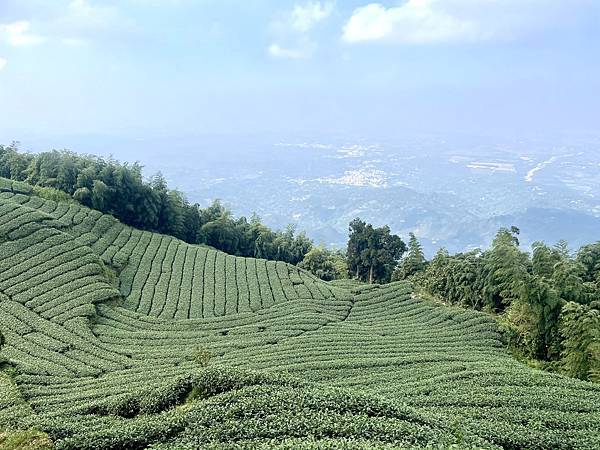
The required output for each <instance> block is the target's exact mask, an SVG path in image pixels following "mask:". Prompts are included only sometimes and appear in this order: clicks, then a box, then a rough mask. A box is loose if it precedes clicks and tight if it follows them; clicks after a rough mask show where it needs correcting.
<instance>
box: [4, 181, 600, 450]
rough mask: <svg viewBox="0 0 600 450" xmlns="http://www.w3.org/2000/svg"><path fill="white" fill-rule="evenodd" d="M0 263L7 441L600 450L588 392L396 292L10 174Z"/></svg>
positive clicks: (592, 389)
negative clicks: (11, 437) (183, 237)
mask: <svg viewBox="0 0 600 450" xmlns="http://www.w3.org/2000/svg"><path fill="white" fill-rule="evenodd" d="M0 255H1V257H0V331H1V332H2V333H3V335H4V337H5V338H6V345H5V347H4V348H3V349H2V352H1V353H0V356H1V357H2V358H5V359H7V360H9V361H10V364H11V365H12V366H14V368H15V370H16V377H15V382H16V386H15V385H14V384H13V383H12V382H11V381H10V379H9V378H7V377H6V376H3V377H2V379H0V394H2V395H0V398H2V400H1V402H0V406H1V407H2V410H1V411H0V429H2V428H21V429H26V428H38V429H41V430H43V431H45V432H47V433H48V434H49V435H50V437H51V438H52V439H53V440H54V442H55V443H56V446H57V447H58V448H146V447H148V446H153V448H197V447H210V446H213V447H215V448H216V447H231V446H232V445H234V444H235V445H238V446H240V447H244V446H245V447H248V448H256V447H261V446H262V447H270V446H276V445H277V446H281V447H285V448H297V447H298V446H305V447H327V448H330V447H333V446H337V447H345V448H365V447H385V446H393V447H414V448H420V447H425V446H427V445H430V446H439V447H448V446H450V445H456V446H458V447H463V446H464V447H472V446H478V447H486V448H565V449H567V448H598V447H600V432H599V431H598V427H597V424H598V423H599V421H600V387H599V386H597V385H593V384H590V383H585V382H580V381H576V380H572V379H568V378H565V377H562V376H556V375H551V374H548V373H543V372H540V371H536V370H533V369H530V368H528V367H526V366H524V365H522V364H520V363H518V362H516V361H514V360H513V359H512V358H511V357H510V356H508V355H507V354H506V353H505V352H504V350H503V348H502V344H501V342H500V336H499V335H498V332H497V330H496V326H495V323H494V322H493V321H492V320H491V319H489V318H488V317H486V316H485V315H482V314H479V313H476V312H473V311H464V310H460V309H451V308H447V307H444V306H440V305H437V304H432V303H428V302H425V301H422V300H420V299H417V298H414V297H413V296H412V295H411V291H410V287H409V286H408V285H406V284H402V283H395V284H390V285H386V286H382V287H377V286H364V285H360V284H355V283H349V282H348V283H324V282H322V281H320V280H318V279H316V278H314V277H313V276H311V275H310V274H308V273H305V272H303V271H301V270H298V269H297V268H296V267H293V266H289V265H286V264H283V263H275V262H267V261H264V260H255V259H248V258H236V257H233V256H228V255H225V254H224V253H221V252H218V251H215V250H212V249H208V248H203V247H198V246H191V245H188V244H185V243H183V242H181V241H178V240H176V239H174V238H171V237H168V236H163V235H158V234H153V233H149V232H142V231H139V230H135V229H132V228H130V227H127V226H124V225H122V224H120V223H119V222H118V221H116V220H115V219H113V218H111V217H109V216H105V215H102V214H100V213H98V212H96V211H93V210H89V209H87V208H84V207H82V206H80V205H78V204H75V203H73V204H67V203H56V202H53V201H48V200H43V199H41V198H39V197H35V196H33V195H31V192H30V188H29V187H28V186H27V185H24V184H20V183H13V182H10V181H7V180H0ZM206 352H210V353H211V354H212V355H214V356H213V358H212V360H211V361H210V365H209V366H208V368H205V367H203V364H201V362H202V361H200V363H199V360H202V357H203V355H206V354H207V353H206Z"/></svg>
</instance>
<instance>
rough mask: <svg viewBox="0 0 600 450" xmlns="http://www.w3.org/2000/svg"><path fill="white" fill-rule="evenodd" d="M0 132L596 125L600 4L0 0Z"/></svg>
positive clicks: (558, 0)
mask: <svg viewBox="0 0 600 450" xmlns="http://www.w3.org/2000/svg"><path fill="white" fill-rule="evenodd" d="M0 105H1V107H0V139H2V141H4V142H6V141H9V140H11V139H23V137H24V136H34V137H35V136H57V135H85V134H103V135H127V136H142V135H143V136H149V135H161V136H177V135H194V134H202V133H213V132H216V133H236V132H243V133H246V132H258V133H261V132H283V133H286V132H296V131H312V132H317V133H329V132H333V131H335V132H338V133H345V132H347V133H350V132H353V133H365V134H369V135H374V136H377V135H378V134H385V135H393V134H394V133H401V132H404V131H406V130H418V131H425V132H427V131H444V130H457V131H467V132H473V133H475V132H476V133H481V134H485V133H492V132H500V133H521V132H542V133H545V132H551V131H552V132H554V131H568V130H576V131H598V124H599V123H600V122H599V119H598V118H599V117H600V0H409V1H382V2H381V3H369V2H368V1H356V0H352V1H337V2H332V1H331V2H330V1H324V2H323V1H322V2H319V1H286V0H278V1H260V0H245V1H235V2H234V1H229V0H218V1H217V0H215V1H211V0H198V1H193V0H179V1H177V0H162V1H161V0H122V1H100V0H53V1H47V0H0Z"/></svg>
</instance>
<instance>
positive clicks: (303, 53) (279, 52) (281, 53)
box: [268, 44, 314, 59]
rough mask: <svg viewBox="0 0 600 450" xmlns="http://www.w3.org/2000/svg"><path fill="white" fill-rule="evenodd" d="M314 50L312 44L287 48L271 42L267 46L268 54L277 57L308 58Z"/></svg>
mask: <svg viewBox="0 0 600 450" xmlns="http://www.w3.org/2000/svg"><path fill="white" fill-rule="evenodd" d="M313 51H314V45H310V44H306V45H304V46H302V47H296V48H287V47H281V46H280V45H279V44H271V45H270V46H269V48H268V52H269V55H270V56H271V57H273V58H278V59H303V58H309V57H310V56H311V55H312V53H313Z"/></svg>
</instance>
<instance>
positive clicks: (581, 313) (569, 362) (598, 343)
mask: <svg viewBox="0 0 600 450" xmlns="http://www.w3.org/2000/svg"><path fill="white" fill-rule="evenodd" d="M599 307H600V304H598V303H594V304H592V305H589V306H588V305H579V304H577V303H575V302H569V303H567V304H566V305H565V306H564V307H563V311H562V314H561V320H560V334H561V336H562V337H563V339H564V340H563V343H562V347H563V350H562V353H561V365H562V367H563V369H564V370H565V372H566V373H567V374H568V375H569V376H572V377H575V378H580V379H582V380H593V381H600V310H599Z"/></svg>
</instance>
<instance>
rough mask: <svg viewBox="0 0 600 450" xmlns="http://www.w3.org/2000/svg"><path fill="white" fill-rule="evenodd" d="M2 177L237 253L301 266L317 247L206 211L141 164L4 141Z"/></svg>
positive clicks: (219, 210) (288, 233)
mask: <svg viewBox="0 0 600 450" xmlns="http://www.w3.org/2000/svg"><path fill="white" fill-rule="evenodd" d="M0 177H4V178H8V179H11V180H17V181H24V182H27V183H28V184H31V185H33V186H35V189H36V194H38V195H40V196H41V197H44V198H46V199H50V200H55V201H59V200H60V201H62V200H65V199H70V198H73V199H75V200H77V201H78V202H80V203H81V204H83V205H85V206H88V207H90V208H94V209H96V210H98V211H100V212H103V213H108V214H112V215H113V216H114V217H116V218H117V219H119V220H120V221H121V222H123V223H124V224H127V225H131V226H134V227H136V228H139V229H142V230H149V231H156V232H159V233H163V234H169V235H171V236H175V237H177V238H179V239H181V240H183V241H185V242H188V243H191V244H207V245H210V246H212V247H215V248H217V249H219V250H223V251H225V252H227V253H229V254H232V255H237V256H247V257H254V258H265V259H270V260H278V261H285V262H288V263H291V264H297V263H298V262H300V261H302V259H303V258H304V255H305V254H306V253H307V252H308V251H309V250H310V249H311V247H312V242H311V241H310V240H309V239H308V238H307V237H306V236H305V235H304V234H303V233H300V234H298V235H295V230H294V228H293V227H289V228H288V229H287V230H285V231H278V232H275V231H272V230H270V229H269V228H268V227H266V226H265V225H263V224H262V223H261V222H260V219H259V218H258V217H256V216H255V217H253V218H252V219H251V220H250V221H248V220H247V219H246V218H245V217H240V218H238V219H235V218H234V217H233V216H232V214H231V211H229V210H228V209H227V208H225V207H224V206H223V205H221V204H220V203H219V202H218V201H215V202H214V203H213V204H212V205H211V206H210V207H208V208H204V209H203V208H200V207H199V205H198V204H190V203H189V202H188V201H187V200H186V198H185V196H184V195H183V194H182V193H181V192H179V191H177V190H173V189H169V188H168V186H167V184H166V182H165V179H164V178H163V177H162V175H160V174H157V175H155V176H153V177H151V178H150V180H148V181H145V180H144V179H143V177H142V167H141V166H140V165H139V164H138V163H133V164H127V163H125V164H121V163H119V162H117V161H114V160H112V159H104V158H100V157H96V156H88V155H85V156H82V155H78V154H76V153H73V152H68V151H56V150H55V151H51V152H43V153H40V154H35V155H34V154H29V153H22V152H19V151H18V149H17V146H16V145H14V144H13V145H11V146H2V145H0Z"/></svg>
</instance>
